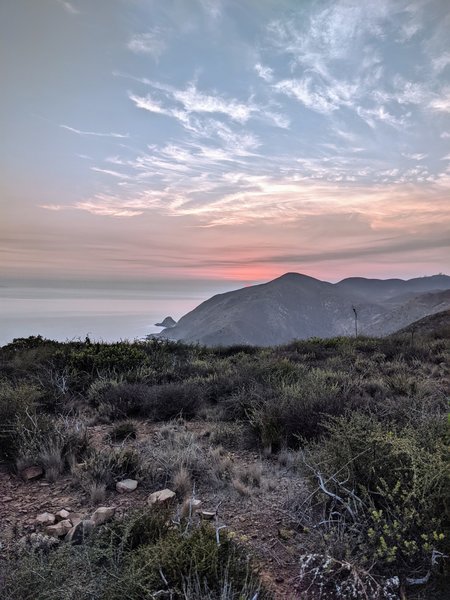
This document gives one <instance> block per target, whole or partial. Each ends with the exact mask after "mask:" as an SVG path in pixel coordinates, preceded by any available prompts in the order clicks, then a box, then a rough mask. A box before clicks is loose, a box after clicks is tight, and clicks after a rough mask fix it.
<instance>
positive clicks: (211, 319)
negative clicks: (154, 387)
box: [160, 273, 450, 346]
mask: <svg viewBox="0 0 450 600" xmlns="http://www.w3.org/2000/svg"><path fill="white" fill-rule="evenodd" d="M437 289H438V290H439V289H440V290H444V291H439V292H436V291H435V290H437ZM431 290H433V291H431ZM448 290H450V277H447V276H445V275H440V276H435V277H423V278H420V279H413V280H410V281H403V280H400V279H395V280H386V281H383V280H371V279H364V278H352V279H346V280H343V281H341V282H339V283H337V284H332V283H328V282H326V281H320V280H318V279H315V278H313V277H309V276H306V275H301V274H298V273H286V274H285V275H282V276H281V277H279V278H277V279H274V280H273V281H270V282H268V283H264V284H260V285H255V286H251V287H246V288H242V289H239V290H235V291H232V292H227V293H225V294H218V295H216V296H213V297H212V298H210V299H209V300H207V301H206V302H203V303H202V304H200V305H199V306H198V307H197V308H195V309H194V310H192V311H191V312H189V313H187V314H186V315H185V316H184V317H182V318H181V319H180V320H179V321H178V323H177V325H175V326H174V327H171V328H170V329H165V330H164V331H163V332H162V333H161V334H160V335H161V336H162V337H167V338H170V339H173V340H183V341H185V342H194V343H195V342H199V343H202V344H205V345H208V346H211V345H232V344H252V345H260V346H270V345H277V344H282V343H286V342H289V341H290V340H292V339H305V338H310V337H334V336H339V335H353V334H354V313H353V310H352V307H353V306H355V307H356V309H357V312H358V328H359V333H361V334H367V335H369V334H370V335H386V334H388V333H391V332H393V331H395V330H397V329H399V328H401V327H404V326H406V325H408V324H409V323H411V322H412V321H415V320H417V319H419V318H421V317H424V316H426V315H429V314H431V313H433V312H438V311H441V310H443V309H445V308H450V291H448ZM418 291H419V292H421V293H418Z"/></svg>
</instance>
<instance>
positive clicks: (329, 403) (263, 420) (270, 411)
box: [245, 369, 345, 449]
mask: <svg viewBox="0 0 450 600" xmlns="http://www.w3.org/2000/svg"><path fill="white" fill-rule="evenodd" d="M245 403H246V404H247V406H248V408H247V409H246V413H247V417H248V419H249V421H250V423H251V424H252V426H253V427H254V429H255V430H256V432H257V433H258V436H259V438H260V440H261V443H262V445H263V446H264V447H269V448H274V449H279V448H280V447H281V446H286V445H287V446H298V444H299V439H300V438H304V439H312V438H315V437H317V436H318V435H320V433H321V432H322V431H323V429H322V426H321V423H322V421H323V419H324V415H339V414H342V413H343V412H344V409H345V396H344V394H343V393H342V385H341V382H340V381H339V377H338V376H335V375H334V374H332V373H329V372H327V371H323V370H320V369H316V370H314V371H312V372H311V373H309V374H308V375H305V377H304V379H303V381H302V382H298V383H295V384H282V385H281V386H280V387H279V388H278V389H271V390H270V389H269V390H267V391H266V392H265V394H264V395H262V396H261V395H260V394H258V393H251V394H250V395H249V397H248V399H246V400H245Z"/></svg>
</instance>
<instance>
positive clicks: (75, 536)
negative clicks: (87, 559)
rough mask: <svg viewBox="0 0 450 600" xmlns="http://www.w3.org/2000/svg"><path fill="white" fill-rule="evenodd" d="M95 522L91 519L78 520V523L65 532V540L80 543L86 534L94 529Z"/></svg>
mask: <svg viewBox="0 0 450 600" xmlns="http://www.w3.org/2000/svg"><path fill="white" fill-rule="evenodd" d="M94 527H95V523H94V521H93V520H92V519H83V520H79V521H78V523H77V524H76V525H75V526H74V527H72V529H70V530H69V531H68V532H67V535H66V537H65V541H66V542H69V543H71V544H75V545H76V544H82V543H83V542H84V539H85V538H86V536H87V535H89V533H90V532H91V531H92V530H93V529H94Z"/></svg>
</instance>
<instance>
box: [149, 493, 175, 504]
mask: <svg viewBox="0 0 450 600" xmlns="http://www.w3.org/2000/svg"><path fill="white" fill-rule="evenodd" d="M174 498H175V492H172V490H169V489H165V490H159V491H157V492H153V494H150V496H149V497H148V500H147V503H148V504H149V505H150V506H153V505H154V504H168V503H169V502H170V501H171V500H173V499H174Z"/></svg>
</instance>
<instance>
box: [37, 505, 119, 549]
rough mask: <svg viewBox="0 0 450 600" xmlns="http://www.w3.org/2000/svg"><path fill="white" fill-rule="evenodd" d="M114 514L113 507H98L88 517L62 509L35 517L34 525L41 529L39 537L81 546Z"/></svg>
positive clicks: (114, 509)
mask: <svg viewBox="0 0 450 600" xmlns="http://www.w3.org/2000/svg"><path fill="white" fill-rule="evenodd" d="M115 512H116V508H115V507H114V506H100V507H99V508H97V510H95V511H94V512H93V513H92V515H91V516H90V517H86V516H85V515H82V514H81V513H77V512H69V511H68V510H65V509H62V510H60V511H58V512H57V513H55V514H53V513H49V512H44V513H41V514H40V515H38V516H37V517H36V525H38V526H41V527H43V533H42V534H40V535H41V536H42V535H44V536H48V537H51V538H56V539H64V540H65V541H67V542H71V543H72V544H81V543H82V542H83V540H84V538H85V537H86V535H88V534H89V533H90V532H91V531H92V530H93V529H94V528H95V527H97V526H98V525H103V523H106V522H107V521H110V520H111V519H112V518H113V517H114V514H115Z"/></svg>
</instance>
